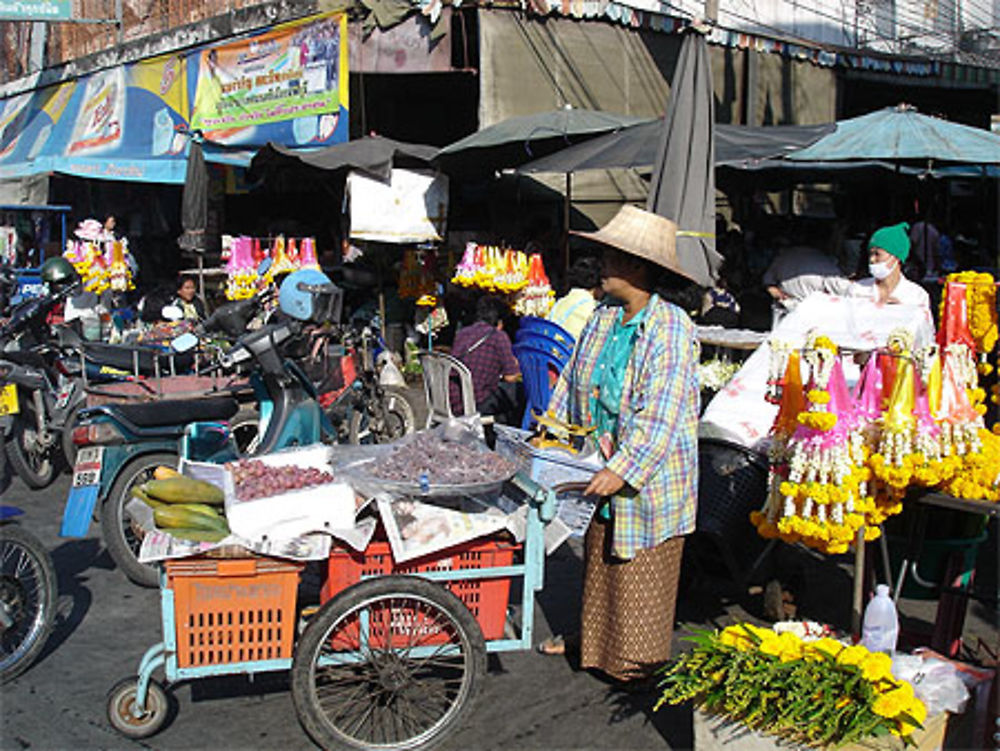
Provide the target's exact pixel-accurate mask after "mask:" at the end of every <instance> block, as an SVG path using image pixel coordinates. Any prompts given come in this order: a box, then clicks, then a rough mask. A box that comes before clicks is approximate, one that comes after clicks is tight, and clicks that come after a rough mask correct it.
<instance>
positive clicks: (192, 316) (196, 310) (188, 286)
mask: <svg viewBox="0 0 1000 751" xmlns="http://www.w3.org/2000/svg"><path fill="white" fill-rule="evenodd" d="M172 304H173V305H176V306H177V307H178V308H180V309H181V311H182V312H183V313H184V320H185V321H201V320H204V318H205V303H203V302H202V301H201V299H200V298H199V297H198V285H197V283H196V282H195V279H194V277H193V276H191V275H190V274H183V275H182V276H181V277H180V279H178V281H177V296H176V297H175V298H174V300H173V303H172Z"/></svg>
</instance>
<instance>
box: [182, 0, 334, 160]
mask: <svg viewBox="0 0 1000 751" xmlns="http://www.w3.org/2000/svg"><path fill="white" fill-rule="evenodd" d="M347 61H348V49H347V16H346V15H345V14H343V13H332V14H324V15H321V16H314V17H312V18H308V19H305V20H303V21H295V22H292V23H287V24H282V25H281V26H277V27H275V28H274V29H272V30H270V31H267V32H264V33H262V34H258V35H255V36H252V37H248V38H247V39H241V40H239V41H236V42H231V43H229V44H222V45H216V46H214V47H210V48H207V49H203V50H201V52H200V53H199V55H198V74H197V81H198V85H197V90H196V93H195V97H194V108H193V111H192V114H191V127H192V128H194V129H195V130H201V131H202V132H204V134H205V136H206V137H207V138H209V139H210V140H213V141H219V142H223V143H238V144H250V143H256V144H260V145H263V143H265V142H266V141H267V140H274V139H273V138H264V137H263V134H264V133H265V132H267V131H268V130H270V131H271V132H272V133H277V132H280V130H284V131H286V132H285V133H284V135H285V136H286V137H285V138H282V139H281V141H282V142H283V143H286V144H287V145H290V146H291V145H320V144H329V143H334V142H336V141H341V140H346V130H347V102H348V78H347ZM288 123H291V124H292V126H291V130H290V132H289V131H288V129H287V128H282V129H277V128H275V127H273V126H275V125H279V124H288ZM266 126H272V127H271V128H267V127H266ZM288 136H290V137H291V140H290V141H289V138H288Z"/></svg>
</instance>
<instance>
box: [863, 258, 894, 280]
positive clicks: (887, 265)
mask: <svg viewBox="0 0 1000 751" xmlns="http://www.w3.org/2000/svg"><path fill="white" fill-rule="evenodd" d="M892 270H893V265H892V262H890V261H885V262H883V263H869V264H868V273H869V274H871V275H872V276H873V277H875V278H876V279H885V278H886V277H888V276H889V274H891V273H892Z"/></svg>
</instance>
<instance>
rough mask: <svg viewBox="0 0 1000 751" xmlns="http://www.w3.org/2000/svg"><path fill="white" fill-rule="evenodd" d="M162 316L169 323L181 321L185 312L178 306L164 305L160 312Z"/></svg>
mask: <svg viewBox="0 0 1000 751" xmlns="http://www.w3.org/2000/svg"><path fill="white" fill-rule="evenodd" d="M160 315H161V316H163V317H164V318H166V319H167V320H168V321H179V320H181V319H182V318H183V317H184V311H183V310H181V309H180V308H179V307H178V306H176V305H164V306H163V308H162V309H161V310H160Z"/></svg>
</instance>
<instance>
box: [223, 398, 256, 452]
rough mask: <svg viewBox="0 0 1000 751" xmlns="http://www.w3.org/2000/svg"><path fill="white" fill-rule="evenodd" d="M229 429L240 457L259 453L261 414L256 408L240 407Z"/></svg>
mask: <svg viewBox="0 0 1000 751" xmlns="http://www.w3.org/2000/svg"><path fill="white" fill-rule="evenodd" d="M229 429H230V430H231V431H232V434H233V438H234V439H235V441H236V448H237V449H239V452H240V456H250V455H252V454H254V453H255V452H256V451H257V445H258V444H259V443H260V413H259V412H258V411H257V408H256V407H249V406H245V407H240V411H239V412H237V413H236V414H235V415H234V416H233V418H232V419H231V420H230V421H229Z"/></svg>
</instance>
